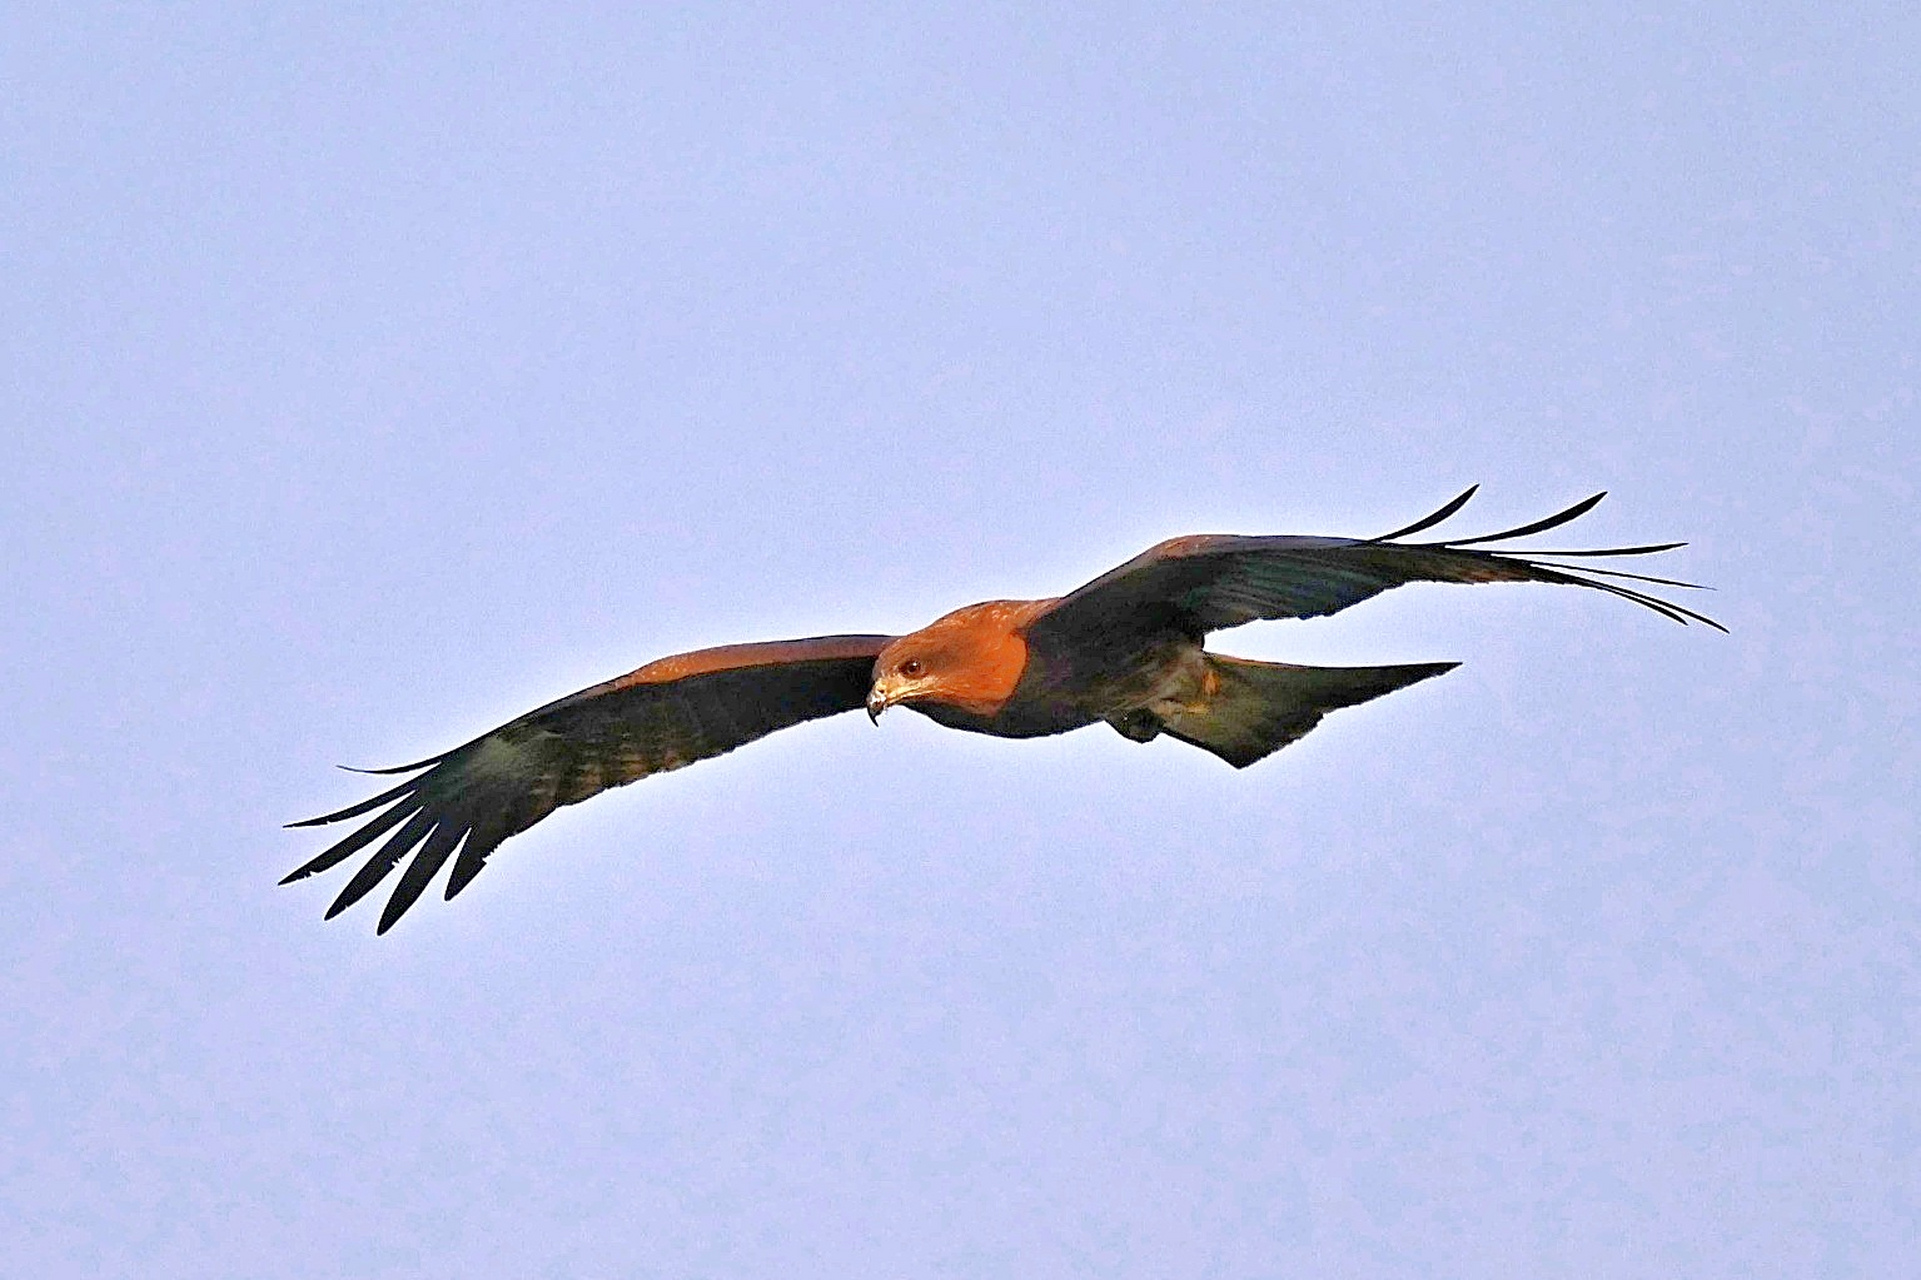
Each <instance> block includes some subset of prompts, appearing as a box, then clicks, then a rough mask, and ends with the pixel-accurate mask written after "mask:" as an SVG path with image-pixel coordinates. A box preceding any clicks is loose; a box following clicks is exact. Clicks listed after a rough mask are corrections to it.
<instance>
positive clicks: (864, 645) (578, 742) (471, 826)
mask: <svg viewBox="0 0 1921 1280" xmlns="http://www.w3.org/2000/svg"><path fill="white" fill-rule="evenodd" d="M891 638H892V637H889V636H821V637H817V638H815V639H811V640H781V641H774V642H771V643H767V644H747V645H729V646H726V647H725V648H720V649H703V650H700V651H698V652H695V653H683V654H677V655H675V656H674V657H671V658H662V659H661V660H660V661H658V662H651V663H649V664H647V665H646V666H644V667H642V668H640V669H639V670H638V671H634V672H631V673H629V674H628V675H624V676H621V677H620V678H619V679H616V680H609V681H607V682H606V683H605V684H597V685H595V686H593V687H592V688H590V689H582V690H581V691H580V692H579V693H576V694H572V695H570V696H568V697H565V698H562V699H560V700H559V701H558V702H552V703H549V704H548V705H546V706H544V707H541V708H540V709H539V710H536V711H530V712H528V713H527V714H526V715H524V716H521V717H520V718H519V719H517V720H512V721H509V722H508V723H506V724H504V725H502V726H500V728H498V729H495V730H493V731H492V732H491V733H486V734H482V735H481V736H480V737H478V738H475V739H474V740H473V741H472V742H469V743H467V744H466V745H464V746H460V747H456V748H454V749H453V750H452V751H449V752H446V753H445V754H443V755H438V756H433V757H431V758H429V759H426V760H421V761H418V762H416V763H415V764H412V765H408V766H405V767H404V768H405V769H409V770H415V771H418V770H425V772H421V773H419V774H418V776H416V777H413V778H410V779H408V780H407V781H406V782H403V783H401V784H400V785H399V786H397V787H394V788H391V789H390V790H387V791H384V792H382V793H381V794H379V795H377V796H375V797H373V798H372V799H370V800H365V801H362V802H361V803H359V804H354V805H349V806H348V807H346V808H344V809H340V810H338V811H336V812H334V813H329V814H323V815H322V816H320V817H318V818H309V819H308V820H307V821H305V822H295V823H292V824H290V825H292V826H296V827H311V826H319V825H321V824H324V823H329V822H341V821H344V820H346V819H350V818H359V817H362V816H363V815H365V814H368V813H371V812H373V811H374V810H376V809H379V808H381V806H383V805H391V806H392V807H391V808H388V809H386V810H385V811H384V812H381V813H378V814H376V815H375V816H374V817H373V818H371V819H369V820H368V821H367V822H366V823H365V824H364V825H362V826H360V827H358V828H357V829H355V830H354V831H353V832H351V833H350V834H348V835H347V837H346V838H345V839H343V840H340V841H339V842H338V843H336V844H334V845H333V846H331V847H330V848H328V849H327V850H326V851H325V852H323V853H321V854H320V855H319V856H318V857H315V858H314V859H312V860H311V861H309V862H307V863H306V864H304V865H303V866H301V867H300V868H299V869H298V870H296V871H294V872H293V873H292V874H291V875H289V876H288V877H287V878H286V879H285V880H283V881H281V883H282V884H287V883H291V882H292V881H295V880H300V879H304V878H305V877H307V876H310V875H314V874H317V873H318V872H322V871H326V870H328V869H329V868H331V867H334V866H337V865H339V864H340V863H342V862H344V861H346V860H347V859H348V858H351V857H353V856H354V855H355V854H356V853H359V852H360V851H361V850H362V849H364V848H366V847H367V846H368V845H370V844H372V843H374V842H375V841H376V840H379V839H380V838H381V837H382V836H387V839H386V841H385V843H383V844H382V845H381V846H380V847H379V849H378V850H377V851H376V852H375V853H374V855H373V857H372V858H370V859H369V860H368V861H367V862H366V863H365V864H363V865H362V866H361V868H360V870H359V871H357V872H356V873H355V874H354V876H353V878H352V879H351V880H350V881H349V882H348V883H347V887H346V888H345V889H343V890H342V891H341V893H340V896H339V897H338V898H336V899H335V900H334V903H333V905H332V906H331V907H329V908H328V910H327V916H328V918H329V919H331V918H333V917H334V916H336V915H338V914H340V913H341V912H342V911H345V910H346V909H347V908H348V907H350V906H352V905H353V904H354V903H356V902H358V901H359V900H360V899H361V898H364V897H365V896H367V894H369V893H371V892H372V891H373V890H374V889H375V888H376V887H377V886H378V885H379V884H380V883H381V882H382V881H383V880H385V879H386V878H387V877H388V876H389V875H390V874H392V873H393V870H394V868H396V867H397V866H399V865H400V863H401V862H402V861H404V860H405V859H406V858H407V856H408V854H409V853H412V854H413V861H412V862H410V863H409V864H408V865H407V868H406V870H405V871H404V872H402V873H401V876H400V880H399V882H398V884H397V886H396V887H395V889H394V891H393V896H392V897H391V898H389V899H388V901H387V907H386V910H385V911H384V912H383V913H382V914H381V917H380V927H379V932H381V933H385V932H386V931H387V930H388V929H390V928H392V927H393V924H394V922H395V921H396V920H398V919H399V918H400V917H401V916H402V915H403V914H405V912H406V910H407V908H409V907H411V906H412V905H413V904H414V903H415V902H416V901H418V900H419V898H420V895H421V894H422V893H424V892H425V891H426V889H427V885H428V883H429V882H430V881H431V880H432V879H433V877H434V874H435V873H436V872H437V871H439V870H440V868H441V867H443V866H445V865H446V864H447V863H448V861H449V860H452V862H453V871H452V872H451V873H450V875H449V877H448V880H447V897H449V898H452V897H453V896H454V895H455V894H457V893H459V892H460V891H461V890H462V889H464V888H466V887H467V885H468V884H470V883H471V882H472V881H473V878H474V877H475V876H476V875H478V874H479V873H480V870H481V868H482V867H484V866H485V865H486V862H487V858H488V856H489V855H490V854H492V853H493V851H494V850H495V849H496V848H497V847H499V845H500V843H501V842H502V841H503V840H505V839H507V838H508V837H509V836H512V835H515V834H517V833H519V832H522V831H525V830H526V829H527V828H528V827H531V826H533V825H534V824H535V823H536V822H539V821H540V820H541V819H542V818H544V817H546V816H547V815H548V814H550V813H552V812H553V811H554V810H555V809H557V808H559V807H560V806H561V805H565V804H575V803H577V802H579V801H581V800H585V799H587V797H589V796H592V795H596V794H598V793H600V792H602V791H605V790H606V789H607V788H609V787H618V786H622V785H624V784H626V783H629V782H633V781H634V780H636V779H638V778H644V777H646V776H648V775H649V774H653V773H661V772H664V771H666V770H668V769H678V768H680V767H681V766H682V765H687V764H692V763H693V762H694V761H696V760H704V759H706V758H707V757H709V756H717V755H720V754H721V753H723V752H726V751H732V750H733V749H734V748H735V747H738V746H742V745H744V744H746V743H749V742H752V741H753V740H754V739H756V738H759V737H763V736H765V735H767V734H769V733H772V732H774V731H775V730H776V729H784V728H787V727H788V726H790V725H796V724H799V723H801V722H802V721H805V720H814V719H818V718H820V717H822V716H831V715H836V714H838V713H840V712H843V711H854V710H857V709H858V708H860V707H861V706H862V705H864V704H865V702H866V698H867V689H868V686H869V684H870V683H871V681H872V677H873V667H874V658H875V656H876V655H877V654H879V653H880V651H881V648H882V646H884V645H885V644H886V643H887V642H888V640H890V639H891ZM368 772H397V771H396V770H372V771H368ZM396 827H398V828H399V829H398V830H397V831H396V830H394V828H396ZM390 831H392V832H393V834H392V835H388V834H387V833H388V832H390ZM416 847H417V848H418V851H417V852H416V851H415V850H416ZM456 850H458V854H457V855H456Z"/></svg>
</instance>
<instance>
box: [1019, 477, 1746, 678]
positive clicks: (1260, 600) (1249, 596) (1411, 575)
mask: <svg viewBox="0 0 1921 1280" xmlns="http://www.w3.org/2000/svg"><path fill="white" fill-rule="evenodd" d="M1476 488H1479V486H1478V485H1477V486H1475V488H1470V489H1469V490H1467V492H1465V493H1463V494H1461V495H1460V496H1459V497H1457V498H1455V499H1454V500H1453V501H1452V502H1450V503H1448V504H1447V505H1446V506H1444V507H1442V508H1441V509H1440V510H1439V511H1436V512H1435V513H1434V514H1432V515H1430V516H1427V517H1426V518H1424V519H1421V520H1417V521H1415V522H1414V523H1413V524H1411V525H1408V526H1407V527H1406V528H1404V529H1396V530H1395V531H1394V532H1393V533H1388V534H1383V535H1381V536H1380V537H1378V538H1366V539H1359V538H1302V537H1236V536H1233V535H1228V534H1195V535H1192V536H1189V537H1185V538H1172V539H1170V540H1168V541H1166V542H1163V543H1160V544H1159V545H1158V546H1154V547H1150V548H1149V549H1148V550H1147V551H1145V552H1143V553H1142V554H1140V555H1138V556H1136V557H1135V558H1134V559H1132V560H1129V561H1128V562H1127V563H1126V564H1124V565H1121V566H1120V567H1119V568H1116V569H1111V570H1109V571H1108V572H1106V573H1104V574H1102V575H1101V576H1100V577H1098V578H1096V579H1094V580H1093V581H1092V582H1090V583H1088V584H1087V585H1086V586H1084V587H1081V588H1080V589H1078V590H1076V591H1074V592H1072V593H1071V594H1069V595H1066V596H1063V597H1061V600H1060V602H1059V603H1058V604H1056V605H1055V606H1054V607H1053V608H1052V609H1049V610H1048V611H1047V612H1046V613H1044V614H1042V615H1041V617H1040V618H1039V619H1037V620H1036V621H1035V622H1034V623H1033V624H1032V625H1031V626H1030V627H1029V634H1030V635H1038V636H1045V637H1049V638H1058V639H1062V640H1072V639H1074V638H1076V637H1093V636H1097V635H1101V634H1108V635H1111V634H1113V633H1115V632H1116V631H1132V630H1134V629H1136V628H1140V627H1149V628H1155V629H1159V628H1164V627H1168V626H1172V627H1176V628H1179V629H1183V630H1186V631H1188V632H1189V633H1191V634H1193V635H1195V636H1200V635H1202V634H1204V633H1206V632H1209V631H1218V630H1220V629H1222V628H1223V627H1237V626H1240V625H1241V624H1242V623H1244V622H1253V621H1255V620H1256V619H1260V618H1318V617H1322V616H1324V615H1326V614H1330V613H1334V612H1336V611H1338V610H1341V609H1345V608H1347V607H1348V606H1349V605H1351V604H1358V603H1360V602H1361V601H1363V600H1366V599H1368V598H1369V597H1371V596H1376V595H1379V594H1380V593H1381V592H1383V591H1386V590H1388V589H1389V588H1390V587H1398V586H1401V585H1402V584H1403V583H1408V582H1554V583H1562V584H1565V585H1568V586H1577V587H1592V588H1594V589H1595V590H1598V591H1606V592H1608V593H1609V594H1611V595H1617V596H1620V597H1622V598H1623V599H1627V600H1632V601H1633V602H1634V603H1636V604H1638V605H1642V606H1644V607H1645V608H1649V609H1652V610H1654V611H1655V612H1656V613H1659V614H1661V615H1662V616H1664V617H1668V618H1672V619H1674V620H1675V621H1676V622H1680V623H1683V624H1685V623H1687V622H1690V621H1692V622H1702V623H1706V624H1707V625H1708V626H1710V627H1714V628H1716V629H1718V630H1721V631H1725V630H1727V628H1726V627H1723V626H1721V624H1720V623H1718V622H1716V621H1714V620H1713V619H1712V618H1708V617H1705V616H1703V615H1702V614H1699V613H1696V612H1694V611H1693V610H1692V609H1688V608H1685V607H1683V606H1681V605H1678V604H1675V603H1674V602H1673V601H1671V600H1664V599H1661V598H1660V597H1658V596H1653V595H1650V594H1648V593H1647V592H1645V591H1641V590H1637V589H1635V588H1634V587H1631V586H1627V585H1624V583H1625V582H1642V583H1651V584H1656V585H1659V586H1668V587H1684V588H1689V589H1697V588H1695V585H1694V584H1693V583H1689V582H1677V581H1675V580H1673V579H1671V578H1653V577H1649V576H1647V575H1645V574H1637V573H1624V572H1622V571H1620V570H1617V569H1599V568H1595V567H1594V566H1592V565H1588V564H1580V563H1575V564H1565V563H1560V561H1565V560H1567V559H1569V558H1573V559H1575V560H1576V561H1579V560H1580V559H1582V558H1584V557H1597V556H1600V557H1605V556H1640V555H1652V554H1654V553H1655V552H1658V551H1671V550H1673V549H1674V548H1676V547H1679V546H1684V545H1686V544H1684V543H1680V542H1664V543H1659V544H1655V545H1651V546H1645V547H1604V548H1600V549H1596V550H1588V551H1526V552H1519V551H1509V550H1493V549H1488V548H1486V547H1485V546H1484V545H1483V544H1486V543H1490V542H1503V541H1507V540H1509V539H1513V538H1523V537H1526V536H1528V535H1529V534H1535V533H1543V532H1545V531H1547V530H1549V529H1554V528H1558V527H1560V526H1561V525H1564V524H1566V523H1568V522H1569V521H1570V520H1574V519H1576V518H1577V517H1579V516H1582V515H1585V514H1586V513H1587V512H1588V511H1590V510H1591V509H1593V507H1594V505H1595V504H1596V503H1598V502H1600V500H1601V499H1602V498H1604V497H1606V496H1607V495H1606V494H1605V493H1597V494H1595V495H1594V496H1593V497H1591V498H1586V499H1584V500H1582V501H1580V502H1577V503H1575V504H1574V505H1573V506H1571V507H1569V508H1568V509H1567V510H1565V511H1562V512H1559V513H1557V514H1555V515H1551V516H1549V517H1547V518H1546V519H1544V520H1536V521H1534V522H1533V523H1532V524H1526V525H1522V526H1520V527H1518V528H1514V529H1505V530H1503V531H1502V532H1500V533H1489V534H1483V535H1481V536H1480V537H1477V538H1450V539H1446V540H1443V541H1440V542H1403V541H1400V539H1403V538H1406V537H1409V536H1410V535H1412V534H1416V533H1420V532H1422V531H1423V530H1426V529H1431V528H1433V527H1434V526H1435V525H1437V524H1440V523H1441V522H1442V521H1444V520H1446V519H1447V518H1448V517H1450V516H1452V515H1453V514H1454V513H1455V512H1457V511H1459V510H1460V509H1461V508H1462V507H1464V506H1466V505H1467V501H1468V499H1469V498H1471V497H1473V496H1474V492H1475V489H1476ZM1589 575H1598V576H1589ZM1610 579H1613V581H1610Z"/></svg>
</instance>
